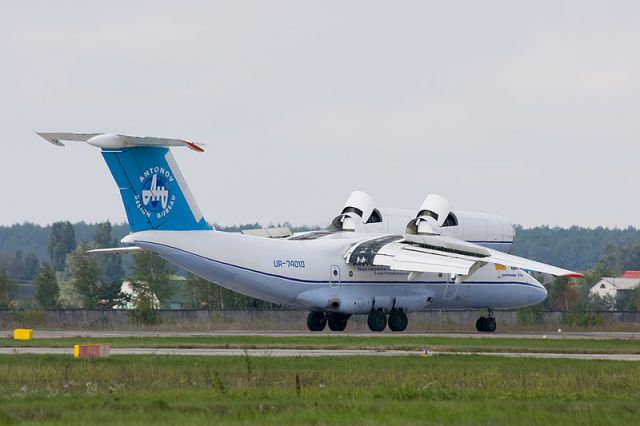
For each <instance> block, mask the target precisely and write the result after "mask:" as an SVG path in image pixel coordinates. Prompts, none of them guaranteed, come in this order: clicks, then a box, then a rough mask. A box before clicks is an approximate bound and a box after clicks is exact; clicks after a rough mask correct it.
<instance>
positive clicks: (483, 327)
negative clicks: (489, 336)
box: [476, 309, 496, 333]
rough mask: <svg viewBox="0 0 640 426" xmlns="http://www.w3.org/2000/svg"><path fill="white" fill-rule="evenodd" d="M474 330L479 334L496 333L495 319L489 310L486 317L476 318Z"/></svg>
mask: <svg viewBox="0 0 640 426" xmlns="http://www.w3.org/2000/svg"><path fill="white" fill-rule="evenodd" d="M476 330H478V331H479V332H480V333H493V332H494V331H496V319H495V318H494V317H493V311H492V310H491V309H489V312H488V316H486V317H480V318H478V321H476Z"/></svg>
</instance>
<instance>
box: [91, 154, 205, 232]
mask: <svg viewBox="0 0 640 426" xmlns="http://www.w3.org/2000/svg"><path fill="white" fill-rule="evenodd" d="M102 156H103V157H104V159H105V161H106V162H107V165H108V166H109V170H111V174H112V175H113V177H114V179H115V180H116V183H117V184H118V188H119V189H120V195H121V196H122V202H123V203H124V207H125V209H126V212H127V218H128V220H129V226H130V228H131V232H139V231H147V230H163V231H190V230H194V231H195V230H207V229H212V228H211V226H209V224H208V223H207V221H206V220H205V219H204V216H203V215H202V213H201V212H200V209H199V208H198V205H197V204H196V202H195V200H194V198H193V195H192V194H191V191H190V190H189V187H188V185H187V183H186V182H185V180H184V177H183V176H182V173H180V169H179V168H178V166H177V164H176V161H175V159H174V158H173V155H172V154H171V152H170V151H169V149H168V148H165V147H157V146H153V147H134V148H121V149H102Z"/></svg>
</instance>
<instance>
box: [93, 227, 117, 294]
mask: <svg viewBox="0 0 640 426" xmlns="http://www.w3.org/2000/svg"><path fill="white" fill-rule="evenodd" d="M111 230H112V229H111V222H109V221H107V222H102V223H98V224H97V225H96V230H95V233H94V234H93V241H94V242H95V245H96V248H109V247H115V246H117V244H118V243H117V241H116V240H115V239H114V238H113V237H112V236H111ZM98 263H100V268H101V270H102V281H103V282H104V283H108V284H109V285H111V286H114V285H115V284H113V283H114V282H118V286H119V285H120V283H121V282H122V278H123V277H124V270H123V269H122V257H121V256H120V255H117V254H101V255H100V256H99V257H98Z"/></svg>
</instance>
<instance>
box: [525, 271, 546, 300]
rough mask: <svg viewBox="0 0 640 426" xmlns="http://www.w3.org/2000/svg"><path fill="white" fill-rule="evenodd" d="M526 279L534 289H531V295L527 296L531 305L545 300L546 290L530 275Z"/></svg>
mask: <svg viewBox="0 0 640 426" xmlns="http://www.w3.org/2000/svg"><path fill="white" fill-rule="evenodd" d="M528 278H529V279H528V281H529V283H531V284H534V285H535V287H531V293H530V296H529V297H530V300H531V302H532V304H537V303H540V302H543V301H544V300H545V299H546V298H547V289H546V288H544V286H543V285H542V284H541V283H540V282H539V281H538V280H536V279H535V278H533V277H532V276H531V275H529V277H528Z"/></svg>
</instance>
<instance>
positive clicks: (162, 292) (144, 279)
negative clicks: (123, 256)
mask: <svg viewBox="0 0 640 426" xmlns="http://www.w3.org/2000/svg"><path fill="white" fill-rule="evenodd" d="M172 273H173V270H172V269H171V267H170V266H169V264H168V263H167V262H166V261H165V260H164V259H162V258H161V257H160V256H158V255H155V254H153V253H149V252H145V253H139V254H136V255H134V256H133V266H132V268H131V276H130V277H129V280H130V281H131V288H132V290H133V291H134V292H135V293H136V294H138V295H140V296H141V297H148V298H153V297H154V296H155V297H156V298H157V299H158V301H159V302H160V303H163V302H165V301H166V300H167V299H169V298H170V297H171V296H172V295H173V292H174V290H173V287H172V286H171V283H170V282H169V279H170V278H171V274H172Z"/></svg>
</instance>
